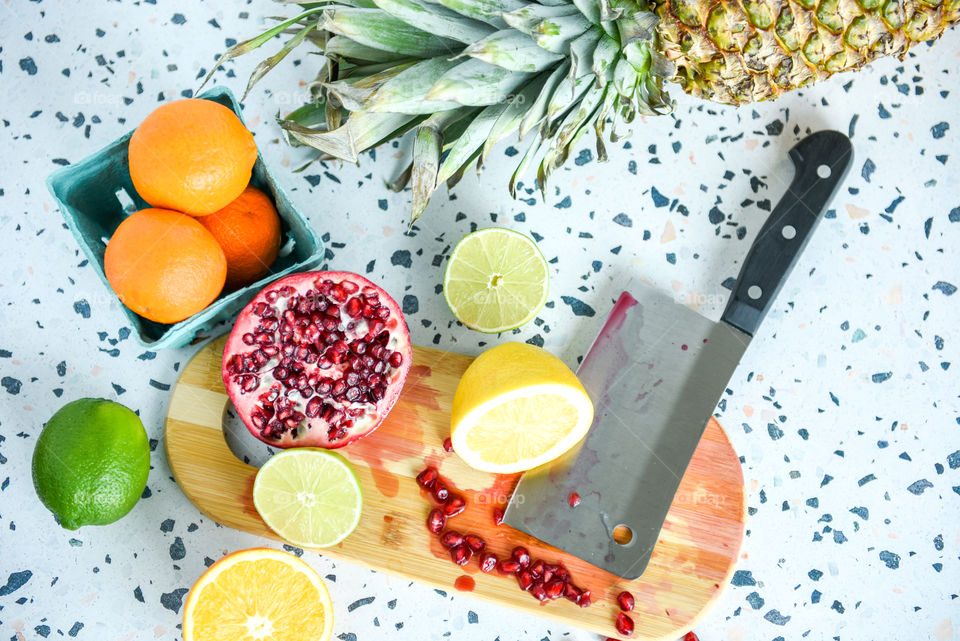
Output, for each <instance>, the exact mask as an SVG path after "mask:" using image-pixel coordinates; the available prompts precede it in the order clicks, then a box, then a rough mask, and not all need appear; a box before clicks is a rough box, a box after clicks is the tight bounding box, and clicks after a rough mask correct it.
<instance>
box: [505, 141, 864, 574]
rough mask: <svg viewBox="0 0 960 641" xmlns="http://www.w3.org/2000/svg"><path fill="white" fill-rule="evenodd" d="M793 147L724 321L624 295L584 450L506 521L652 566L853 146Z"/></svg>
mask: <svg viewBox="0 0 960 641" xmlns="http://www.w3.org/2000/svg"><path fill="white" fill-rule="evenodd" d="M789 155H790V159H791V160H792V162H793V165H794V169H795V171H794V177H793V180H792V182H791V184H790V186H789V188H788V189H787V192H786V194H784V196H783V197H782V199H781V200H780V202H779V203H778V204H777V206H776V207H775V208H774V210H773V212H772V213H771V214H770V216H769V217H768V219H767V220H766V222H765V223H764V225H763V227H762V228H761V229H760V231H759V233H758V235H757V238H756V240H754V242H753V245H752V247H751V248H750V251H749V252H748V254H747V257H746V260H745V261H744V263H743V267H742V268H741V270H740V274H739V276H738V278H737V282H736V285H735V286H734V287H733V293H732V294H731V296H730V299H729V301H728V304H727V306H726V309H725V310H724V312H723V315H722V317H721V319H720V322H713V321H711V320H709V319H708V318H706V317H704V316H701V315H700V314H698V313H697V312H695V311H693V310H691V309H689V308H688V307H685V306H684V305H681V304H679V303H678V302H676V301H675V300H674V299H673V298H672V297H670V296H668V295H665V294H663V293H661V292H659V291H657V290H655V289H653V288H652V287H649V286H646V285H644V284H634V283H631V284H630V285H629V290H628V291H625V292H624V293H623V294H621V296H620V298H619V300H618V301H617V303H616V304H615V306H614V308H613V311H612V312H611V313H610V316H609V317H608V318H607V321H606V323H605V324H604V326H603V328H602V329H601V330H600V333H599V335H598V336H597V338H596V340H595V341H594V343H593V345H592V346H591V347H590V350H589V352H588V353H587V356H586V358H584V360H583V363H582V364H581V365H580V368H579V369H578V371H577V375H578V376H579V377H580V380H581V382H582V383H583V385H584V387H585V388H586V390H587V392H588V393H589V394H590V398H591V399H593V403H594V407H595V412H594V422H593V425H592V426H591V428H590V431H589V432H588V434H587V436H586V438H585V439H584V440H583V441H582V442H581V443H580V445H579V447H578V448H575V449H574V450H572V451H571V452H569V453H568V454H567V455H566V456H564V457H561V459H559V460H558V461H555V462H553V463H551V464H547V465H545V466H542V467H540V468H537V469H535V470H530V471H529V472H526V473H525V474H524V475H523V477H522V478H521V479H520V482H519V483H518V485H517V488H516V490H515V491H514V493H513V495H512V497H511V499H510V504H509V506H508V507H507V510H506V514H505V516H504V520H505V521H506V522H507V523H508V524H509V525H511V526H512V527H515V528H517V529H519V530H522V531H524V532H526V533H528V534H530V535H531V536H534V537H536V538H538V539H540V540H541V541H544V542H545V543H548V544H550V545H552V546H554V547H557V548H560V549H561V550H564V551H565V552H567V553H569V554H572V555H574V556H576V557H579V558H581V559H583V560H585V561H587V562H588V563H591V564H593V565H596V566H598V567H600V568H602V569H604V570H607V571H609V572H611V573H613V574H615V575H617V576H620V577H623V578H625V579H636V578H638V577H639V576H640V575H641V574H642V573H643V571H644V569H645V568H646V566H647V563H648V562H649V560H650V556H651V554H652V553H653V548H654V546H655V545H656V543H657V539H658V537H659V535H660V529H661V528H662V527H663V522H664V520H665V518H666V515H667V511H668V510H669V508H670V504H671V503H672V502H673V498H674V495H675V494H676V492H677V488H678V487H679V485H680V479H681V478H682V477H683V474H684V471H685V470H686V468H687V464H688V463H689V462H690V459H691V458H692V456H693V452H694V450H695V449H696V448H697V444H698V443H699V441H700V437H701V435H702V434H703V431H704V429H705V428H706V425H707V422H708V421H709V419H710V417H711V415H712V414H713V411H714V409H715V408H716V405H717V402H718V401H719V399H720V397H721V395H722V394H723V392H724V390H725V389H726V386H727V383H728V381H729V380H730V377H731V376H732V374H733V372H734V370H735V369H736V368H737V365H738V364H739V363H740V358H741V356H742V355H743V353H744V351H745V350H746V349H747V347H748V346H749V345H750V339H751V337H753V336H754V335H755V334H756V332H757V330H758V328H759V326H760V322H761V321H762V320H763V317H764V315H765V314H766V312H767V310H768V309H769V308H770V304H771V301H772V300H773V299H774V298H775V297H776V295H777V292H778V291H779V290H780V286H781V285H782V284H783V282H784V281H785V280H786V278H787V276H788V274H789V273H790V270H791V268H792V267H793V265H794V263H795V262H796V259H797V257H798V256H799V255H800V252H801V251H802V250H803V247H804V246H805V245H806V243H807V240H808V239H809V237H810V234H811V233H812V232H813V229H814V228H815V227H816V224H817V222H819V220H820V218H821V217H822V216H821V214H822V212H823V211H824V209H825V207H826V205H827V204H828V203H829V202H830V200H831V198H832V197H833V194H834V192H835V191H836V190H837V187H838V186H839V185H840V183H841V182H842V181H843V178H844V176H845V174H846V172H847V169H848V168H849V166H850V162H851V157H852V147H851V145H850V140H849V139H848V138H847V137H846V136H844V135H843V134H841V133H839V132H836V131H821V132H817V133H814V134H811V135H810V136H807V137H806V138H804V139H803V140H801V141H800V142H799V143H797V144H796V145H795V146H794V147H793V148H792V149H791V150H790V154H789ZM573 492H576V493H577V494H578V495H579V496H580V504H579V505H577V506H576V507H571V505H570V502H569V497H570V495H571V493H573Z"/></svg>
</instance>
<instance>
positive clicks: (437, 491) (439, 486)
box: [430, 481, 450, 503]
mask: <svg viewBox="0 0 960 641" xmlns="http://www.w3.org/2000/svg"><path fill="white" fill-rule="evenodd" d="M430 492H431V493H432V494H433V498H435V499H436V500H437V501H439V502H440V503H446V501H447V499H448V498H450V490H449V489H448V488H447V486H446V485H444V484H443V483H442V482H441V481H435V482H434V484H433V486H432V487H431V488H430Z"/></svg>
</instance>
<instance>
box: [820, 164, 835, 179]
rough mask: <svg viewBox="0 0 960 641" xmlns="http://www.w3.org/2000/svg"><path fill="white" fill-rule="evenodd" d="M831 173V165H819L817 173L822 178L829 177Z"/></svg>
mask: <svg viewBox="0 0 960 641" xmlns="http://www.w3.org/2000/svg"><path fill="white" fill-rule="evenodd" d="M831 173H833V172H832V171H831V169H830V165H820V166H819V167H817V175H818V176H820V177H821V178H829V177H830V174H831Z"/></svg>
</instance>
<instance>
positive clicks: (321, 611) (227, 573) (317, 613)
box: [183, 548, 333, 641]
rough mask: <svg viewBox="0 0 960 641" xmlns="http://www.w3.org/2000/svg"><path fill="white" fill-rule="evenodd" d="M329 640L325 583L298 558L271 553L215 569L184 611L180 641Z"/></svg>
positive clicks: (250, 553) (237, 557) (245, 555)
mask: <svg viewBox="0 0 960 641" xmlns="http://www.w3.org/2000/svg"><path fill="white" fill-rule="evenodd" d="M332 634H333V605H332V604H331V603H330V593H329V592H327V586H326V585H325V584H324V582H323V579H321V578H320V575H319V574H317V573H316V571H315V570H314V569H313V568H311V567H310V566H309V565H307V564H306V563H305V562H304V561H302V560H300V559H299V558H297V557H296V556H294V555H292V554H288V553H286V552H281V551H279V550H271V549H269V548H254V549H252V550H242V551H240V552H235V553H233V554H230V555H228V556H225V557H224V558H222V559H220V560H219V561H217V562H216V563H214V564H213V565H212V566H210V568H209V569H208V570H207V571H206V572H204V574H203V576H201V577H200V578H199V579H197V582H196V583H194V585H193V588H192V589H191V590H190V594H189V595H188V596H187V603H186V607H185V608H184V611H183V640H184V641H261V640H262V641H327V640H328V639H330V636H331V635H332Z"/></svg>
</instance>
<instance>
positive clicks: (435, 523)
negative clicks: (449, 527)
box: [427, 508, 447, 534]
mask: <svg viewBox="0 0 960 641" xmlns="http://www.w3.org/2000/svg"><path fill="white" fill-rule="evenodd" d="M446 524H447V517H446V516H445V515H444V513H443V511H442V510H440V509H438V508H434V509H432V510H430V514H428V515H427V529H428V530H430V531H431V532H433V533H434V534H439V533H440V530H442V529H443V526H445V525H446Z"/></svg>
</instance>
